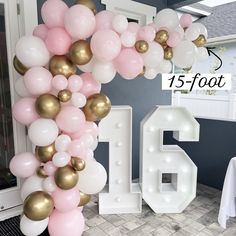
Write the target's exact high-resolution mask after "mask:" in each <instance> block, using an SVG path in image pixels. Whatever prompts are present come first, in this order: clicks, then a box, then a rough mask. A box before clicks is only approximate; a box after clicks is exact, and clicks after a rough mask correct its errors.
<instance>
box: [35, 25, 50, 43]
mask: <svg viewBox="0 0 236 236" xmlns="http://www.w3.org/2000/svg"><path fill="white" fill-rule="evenodd" d="M47 34H48V27H47V26H46V25H45V24H40V25H38V26H36V27H35V28H34V31H33V35H34V36H36V37H39V38H41V39H42V40H45V38H46V37H47Z"/></svg>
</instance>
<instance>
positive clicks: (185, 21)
mask: <svg viewBox="0 0 236 236" xmlns="http://www.w3.org/2000/svg"><path fill="white" fill-rule="evenodd" d="M192 22H193V20H192V16H191V15H190V14H183V15H182V16H181V17H180V19H179V23H180V26H181V27H182V28H187V27H189V26H190V25H191V24H192Z"/></svg>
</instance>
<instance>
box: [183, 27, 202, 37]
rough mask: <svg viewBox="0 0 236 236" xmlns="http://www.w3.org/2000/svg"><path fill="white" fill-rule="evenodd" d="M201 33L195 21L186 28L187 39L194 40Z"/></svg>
mask: <svg viewBox="0 0 236 236" xmlns="http://www.w3.org/2000/svg"><path fill="white" fill-rule="evenodd" d="M199 35H200V27H199V26H198V24H196V23H193V24H191V25H190V26H189V27H188V28H187V29H186V30H185V34H184V36H185V39H187V40H189V41H193V40H195V39H197V38H198V37H199Z"/></svg>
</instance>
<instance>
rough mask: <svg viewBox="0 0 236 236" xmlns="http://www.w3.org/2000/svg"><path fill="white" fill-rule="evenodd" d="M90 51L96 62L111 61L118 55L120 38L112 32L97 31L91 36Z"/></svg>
mask: <svg viewBox="0 0 236 236" xmlns="http://www.w3.org/2000/svg"><path fill="white" fill-rule="evenodd" d="M91 50H92V52H93V54H94V56H95V57H96V58H97V59H98V60H100V61H104V62H107V61H112V60H113V59H114V58H116V57H117V56H118V55H119V53H120V50H121V40H120V37H119V35H118V34H117V33H116V32H114V31H112V30H99V31H97V32H96V33H95V34H94V35H93V36H92V39H91Z"/></svg>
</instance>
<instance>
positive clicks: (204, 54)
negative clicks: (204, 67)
mask: <svg viewBox="0 0 236 236" xmlns="http://www.w3.org/2000/svg"><path fill="white" fill-rule="evenodd" d="M208 57H209V55H208V51H207V49H206V48H204V47H199V48H198V49H197V60H198V61H204V60H206V59H207V58H208Z"/></svg>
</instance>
